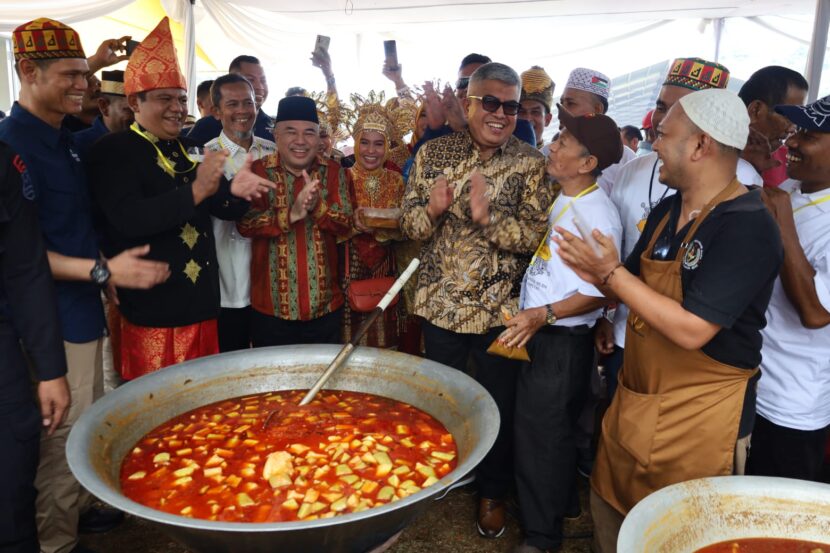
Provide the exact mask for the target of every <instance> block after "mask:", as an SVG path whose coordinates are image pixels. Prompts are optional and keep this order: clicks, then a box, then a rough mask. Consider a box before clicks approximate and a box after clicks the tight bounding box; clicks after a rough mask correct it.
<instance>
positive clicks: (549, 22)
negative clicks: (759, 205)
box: [0, 0, 830, 111]
mask: <svg viewBox="0 0 830 553" xmlns="http://www.w3.org/2000/svg"><path fill="white" fill-rule="evenodd" d="M133 1H135V0H95V1H92V0H48V1H46V2H39V3H38V4H36V5H33V4H31V3H29V2H23V1H8V0H2V1H0V33H9V32H10V31H11V30H12V29H14V27H16V26H17V25H19V24H20V23H21V22H23V21H26V20H28V19H31V18H33V17H36V16H39V15H48V16H49V17H53V18H55V19H59V20H62V21H65V22H67V23H70V24H73V25H74V26H75V27H76V28H77V29H78V30H79V32H80V33H81V36H82V37H83V39H84V43H85V45H86V47H87V48H88V49H91V48H93V47H94V45H95V44H97V42H96V39H97V40H98V41H99V40H100V38H104V37H106V36H108V35H115V34H116V33H111V32H110V33H108V31H109V29H110V26H112V25H113V22H114V21H117V20H118V17H117V14H119V13H122V12H123V11H124V9H125V6H129V5H130V4H131V2H133ZM145 1H146V0H145ZM160 1H161V4H162V6H163V7H164V10H165V12H166V13H167V14H168V15H170V16H171V19H173V20H175V21H178V22H180V23H181V24H182V26H183V28H184V30H185V33H184V34H185V36H184V37H183V38H184V41H183V45H184V48H183V49H182V50H183V51H180V56H181V57H182V58H183V59H182V61H183V69H184V70H185V72H186V74H187V76H188V82H189V83H191V88H194V87H195V84H196V83H198V81H199V80H201V79H203V78H212V77H214V76H217V75H219V74H221V73H224V72H225V69H226V68H227V64H228V62H229V61H230V60H231V59H232V58H233V57H235V56H236V55H237V54H240V53H250V54H253V55H256V56H257V57H259V58H260V59H261V60H262V61H263V64H264V65H265V67H266V71H267V73H268V78H269V81H270V82H271V89H272V91H273V92H272V94H271V97H270V98H269V101H268V103H267V104H266V109H267V110H270V111H273V109H274V108H275V106H276V101H277V100H278V98H279V97H280V96H281V95H282V91H283V90H284V89H285V88H287V87H288V86H292V85H302V86H305V87H306V88H309V89H312V90H314V89H322V88H324V86H325V85H324V83H323V79H322V76H321V75H320V73H319V71H318V70H317V69H315V68H312V67H311V66H310V63H309V62H308V61H307V56H306V55H305V53H306V52H310V51H311V49H312V47H313V44H314V36H315V35H316V34H318V33H319V34H325V35H328V36H331V37H332V60H333V64H334V69H335V73H336V75H337V82H338V88H339V90H340V91H341V94H342V93H348V92H350V91H361V92H364V93H365V92H366V91H368V89H370V88H375V89H379V88H385V89H386V90H387V91H389V90H391V84H390V83H389V82H388V81H386V80H385V79H384V78H383V77H382V76H381V75H380V68H381V64H382V61H383V55H382V45H381V42H382V41H383V40H385V39H396V40H397V41H398V51H399V59H400V61H401V63H402V64H403V66H404V67H405V71H404V77H405V78H406V79H407V80H408V82H410V84H417V83H419V82H422V81H423V80H424V79H436V78H441V79H442V80H444V81H447V80H452V79H453V77H454V75H455V71H456V69H457V64H458V62H459V61H460V59H461V57H463V56H464V55H465V54H467V53H469V52H474V51H477V52H481V53H484V54H488V55H490V56H491V57H493V58H495V59H498V60H499V61H504V62H506V63H509V64H510V65H512V66H513V67H515V68H516V69H517V70H519V71H521V70H523V69H526V68H527V67H529V66H530V65H532V64H539V65H542V66H544V67H545V68H546V69H547V70H548V72H549V73H550V74H551V75H552V77H553V78H554V81H556V82H557V83H559V85H560V86H561V85H562V84H563V83H564V80H565V78H566V77H567V73H568V72H569V71H570V69H572V68H573V67H575V66H577V65H584V66H589V67H594V68H596V69H599V70H601V71H604V72H606V73H607V74H609V76H611V77H614V76H617V75H620V74H623V73H627V72H630V71H633V70H635V69H637V68H640V67H644V66H648V65H650V64H653V63H656V62H660V61H663V60H665V59H668V58H671V57H674V56H680V55H698V56H701V57H707V58H709V59H714V58H719V60H720V61H722V62H723V63H725V64H727V66H729V67H730V69H731V70H732V72H733V74H738V73H739V70H738V69H736V68H738V67H740V68H741V69H740V73H745V74H742V75H741V76H742V78H746V77H747V76H748V74H749V72H751V71H752V70H754V69H756V68H758V67H761V66H763V65H768V64H771V63H778V64H781V65H789V66H790V67H793V68H794V69H797V70H800V71H804V73H805V76H806V77H807V78H808V80H809V82H810V83H811V91H810V93H811V98H814V97H815V96H816V95H817V94H818V93H819V89H820V87H819V82H820V78H821V70H822V67H823V65H824V54H825V51H826V48H827V29H828V22H829V21H830V0H784V1H773V0H732V1H727V0H695V1H690V0H683V1H674V2H671V3H664V4H656V3H654V2H653V1H645V0H629V1H626V2H619V0H583V1H578V0H507V1H505V0H455V1H453V0H383V1H381V0H304V1H303V2H295V1H289V0H233V1H232V2H230V1H226V0H160ZM104 16H109V17H108V19H107V20H106V23H103V24H102V20H100V19H98V18H101V17H104ZM148 30H149V29H146V30H145V32H146V31H148ZM811 32H812V38H811V39H810V34H811ZM101 33H104V34H103V35H102V34H101ZM135 35H136V38H141V37H142V36H141V34H140V33H138V32H136V33H135ZM6 36H8V35H6ZM89 37H93V40H90V38H89ZM678 37H685V42H683V43H679V44H673V41H675V40H676V39H677V38H678ZM733 37H737V38H739V40H734V38H733ZM197 43H198V46H199V48H200V49H201V51H203V52H204V54H205V58H207V59H209V60H210V61H211V62H212V63H210V64H206V63H203V62H200V61H199V60H198V59H197V56H196V52H197V48H196V44H197ZM6 50H7V56H8V55H10V54H9V53H8V50H9V48H8V45H7V48H6ZM1 79H2V77H0V81H1ZM0 89H2V82H0ZM558 91H561V89H559V90H558ZM9 99H10V98H9ZM4 100H5V99H4V98H3V97H2V90H0V107H6V106H7V105H8V102H7V101H4Z"/></svg>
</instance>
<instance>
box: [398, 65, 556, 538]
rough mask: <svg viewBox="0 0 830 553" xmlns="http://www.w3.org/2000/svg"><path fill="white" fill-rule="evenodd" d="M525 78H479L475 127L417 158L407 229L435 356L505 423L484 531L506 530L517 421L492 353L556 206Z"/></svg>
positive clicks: (487, 472) (507, 379)
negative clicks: (528, 119)
mask: <svg viewBox="0 0 830 553" xmlns="http://www.w3.org/2000/svg"><path fill="white" fill-rule="evenodd" d="M519 86H520V80H519V75H518V74H517V73H516V72H515V71H514V70H513V69H511V68H510V67H508V66H506V65H503V64H500V63H486V64H484V65H482V66H481V67H479V68H478V69H477V70H476V71H475V72H474V73H473V74H472V75H471V77H470V82H469V86H468V90H467V96H466V98H465V99H464V101H463V107H464V109H465V111H466V115H467V120H468V122H469V124H468V126H467V128H466V129H463V130H460V131H458V132H454V133H452V134H449V135H447V136H442V137H440V138H436V139H435V140H432V141H430V142H428V143H426V144H425V145H424V146H423V147H422V148H421V149H420V150H419V151H418V154H417V155H416V156H415V163H414V165H413V168H412V171H411V173H410V179H409V183H408V185H407V190H406V193H405V197H404V206H403V212H404V213H403V218H402V221H401V227H402V229H403V231H404V233H405V234H406V235H407V236H408V237H409V238H412V239H417V240H421V241H423V246H422V249H421V270H420V273H419V277H418V283H417V291H416V297H415V308H414V312H415V314H416V315H420V316H421V317H423V318H424V319H425V321H424V326H423V329H424V341H425V345H426V356H427V358H429V359H431V360H434V361H438V362H440V363H444V364H445V365H449V366H451V367H454V368H456V369H458V370H462V371H463V370H466V369H467V365H468V361H472V362H473V363H474V365H475V367H476V375H475V377H476V379H477V380H478V381H479V382H480V383H481V384H482V385H483V386H484V387H485V388H486V389H487V390H488V391H489V392H490V394H491V395H492V396H493V398H494V399H495V400H496V404H497V405H498V407H499V412H500V413H501V417H502V424H501V427H500V429H499V435H498V437H497V439H496V443H495V445H494V447H493V449H492V450H491V451H490V452H489V453H488V455H487V456H486V457H485V458H484V460H483V461H482V463H481V464H480V465H479V467H478V473H477V481H478V486H479V495H480V503H479V514H478V530H479V532H480V533H481V534H482V535H483V536H485V537H490V538H493V537H497V536H499V535H501V534H502V533H503V532H504V525H505V512H504V497H505V495H506V494H507V491H508V489H509V488H510V487H511V486H512V482H513V470H512V455H513V437H512V430H513V428H512V426H513V423H512V419H513V406H514V396H515V386H516V374H517V369H518V362H516V361H511V360H508V359H505V358H503V357H497V356H493V355H489V354H487V348H488V346H489V345H490V343H492V342H493V341H494V340H495V339H496V338H497V337H498V336H499V334H500V333H501V332H502V331H503V330H504V326H503V322H502V321H501V317H500V312H501V308H502V306H507V305H510V304H513V305H516V304H515V302H516V301H517V300H518V290H519V286H518V285H519V284H520V280H521V276H522V274H523V272H524V270H525V268H526V266H527V257H526V256H527V255H529V254H531V253H533V251H534V249H535V248H536V246H538V245H539V241H540V240H541V239H542V237H543V236H544V234H545V232H546V228H547V226H546V218H545V212H546V210H547V208H548V206H549V205H550V201H551V199H552V191H551V186H550V183H549V181H547V180H546V178H545V173H544V158H543V157H542V155H541V154H540V153H539V152H538V151H537V150H536V149H535V148H534V147H533V146H531V145H530V144H526V143H524V142H522V141H521V140H519V139H517V138H516V137H514V136H513V129H514V128H515V127H516V119H517V116H518V113H519V109H520V108H521V104H520V103H519Z"/></svg>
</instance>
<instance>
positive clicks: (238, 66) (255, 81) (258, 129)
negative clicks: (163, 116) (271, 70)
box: [187, 54, 274, 146]
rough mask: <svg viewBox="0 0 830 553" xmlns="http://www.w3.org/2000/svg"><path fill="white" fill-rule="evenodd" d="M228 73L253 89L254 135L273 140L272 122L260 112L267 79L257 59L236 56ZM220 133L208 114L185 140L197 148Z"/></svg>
mask: <svg viewBox="0 0 830 553" xmlns="http://www.w3.org/2000/svg"><path fill="white" fill-rule="evenodd" d="M228 73H234V74H237V75H241V76H242V77H244V78H245V80H247V81H248V82H249V83H251V86H252V87H253V89H254V99H255V100H256V109H257V114H256V121H255V122H254V135H256V136H258V137H260V138H263V139H265V140H271V139H272V138H274V133H273V126H274V123H273V120H272V119H271V118H270V117H269V116H268V115H266V114H265V112H264V111H262V104H264V103H265V100H266V99H267V98H268V79H267V78H266V77H265V69H263V67H262V64H261V63H260V62H259V59H257V58H255V57H254V56H249V55H245V54H243V55H241V56H236V57H235V58H234V59H233V60H232V61H231V63H230V65H229V66H228ZM221 132H222V123H221V122H220V121H219V120H218V119H216V116H214V115H212V114H208V115H206V116H205V117H202V118H201V119H199V120H198V121H196V124H195V125H193V127H192V128H191V129H190V131H189V132H188V133H187V138H188V139H190V140H191V141H193V142H194V143H195V144H196V145H197V146H203V145H205V144H206V143H207V142H208V141H210V140H213V139H214V138H216V137H217V136H219V133H221Z"/></svg>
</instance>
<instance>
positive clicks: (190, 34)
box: [184, 0, 199, 119]
mask: <svg viewBox="0 0 830 553" xmlns="http://www.w3.org/2000/svg"><path fill="white" fill-rule="evenodd" d="M187 4H188V5H187V14H186V16H185V22H184V39H185V45H186V46H185V64H186V66H185V67H186V69H185V71H186V72H187V75H186V78H187V88H188V89H189V92H190V93H189V94H188V95H187V103H188V106H187V111H188V113H192V114H194V115H198V110H197V108H196V100H197V98H196V87H197V86H199V83H197V82H196V18H195V14H194V13H193V12H194V6H195V4H196V0H189V1H188V2H187ZM197 119H198V117H197Z"/></svg>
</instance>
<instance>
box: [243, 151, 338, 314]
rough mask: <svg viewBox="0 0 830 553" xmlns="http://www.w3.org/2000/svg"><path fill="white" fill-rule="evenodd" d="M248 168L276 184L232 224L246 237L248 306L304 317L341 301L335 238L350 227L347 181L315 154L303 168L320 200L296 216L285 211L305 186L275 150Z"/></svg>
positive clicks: (333, 164)
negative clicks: (292, 217)
mask: <svg viewBox="0 0 830 553" xmlns="http://www.w3.org/2000/svg"><path fill="white" fill-rule="evenodd" d="M251 170H252V171H253V172H254V173H256V174H258V175H260V176H261V177H263V178H266V179H268V180H270V181H272V182H274V183H275V184H276V189H275V190H270V191H269V192H268V195H267V196H265V195H263V196H262V197H261V198H259V199H257V200H254V201H253V202H252V204H251V210H250V211H249V212H248V213H246V214H245V216H244V217H243V218H242V220H240V221H239V223H238V225H237V226H238V228H239V233H240V234H241V235H242V236H247V237H248V238H251V306H252V307H253V308H254V309H256V310H257V311H259V312H260V313H264V314H265V315H269V316H272V317H277V318H279V319H286V320H291V321H308V320H311V319H316V318H319V317H322V316H323V315H326V314H327V313H330V312H332V311H335V310H336V309H338V308H340V307H341V306H342V305H343V293H342V291H341V290H340V284H339V280H338V276H337V238H338V237H342V238H346V237H348V236H349V234H350V232H351V230H352V205H351V201H350V198H349V190H350V189H351V182H350V178H349V177H348V175H347V174H346V173H345V171H344V170H343V169H342V168H341V167H340V165H339V164H337V163H336V162H334V161H331V160H325V161H324V160H322V159H321V158H318V159H317V160H316V161H315V162H314V164H313V166H312V167H311V168H310V169H309V170H308V175H309V178H311V179H318V180H319V181H320V199H319V201H318V202H317V205H316V206H315V207H314V209H313V210H312V211H311V212H310V213H309V214H308V215H307V216H306V217H305V218H304V219H302V220H300V221H297V222H295V223H293V224H292V223H291V222H290V220H289V213H290V211H291V206H292V205H294V201H295V200H296V199H297V196H298V195H299V193H300V191H301V190H302V189H303V186H304V185H305V180H304V179H303V177H295V176H294V175H292V174H291V173H290V172H288V171H286V170H285V169H284V168H283V167H282V165H281V164H280V158H279V154H278V153H275V154H271V155H269V156H266V157H264V158H262V159H260V160H257V161H255V162H254V163H253V165H252V166H251Z"/></svg>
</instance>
